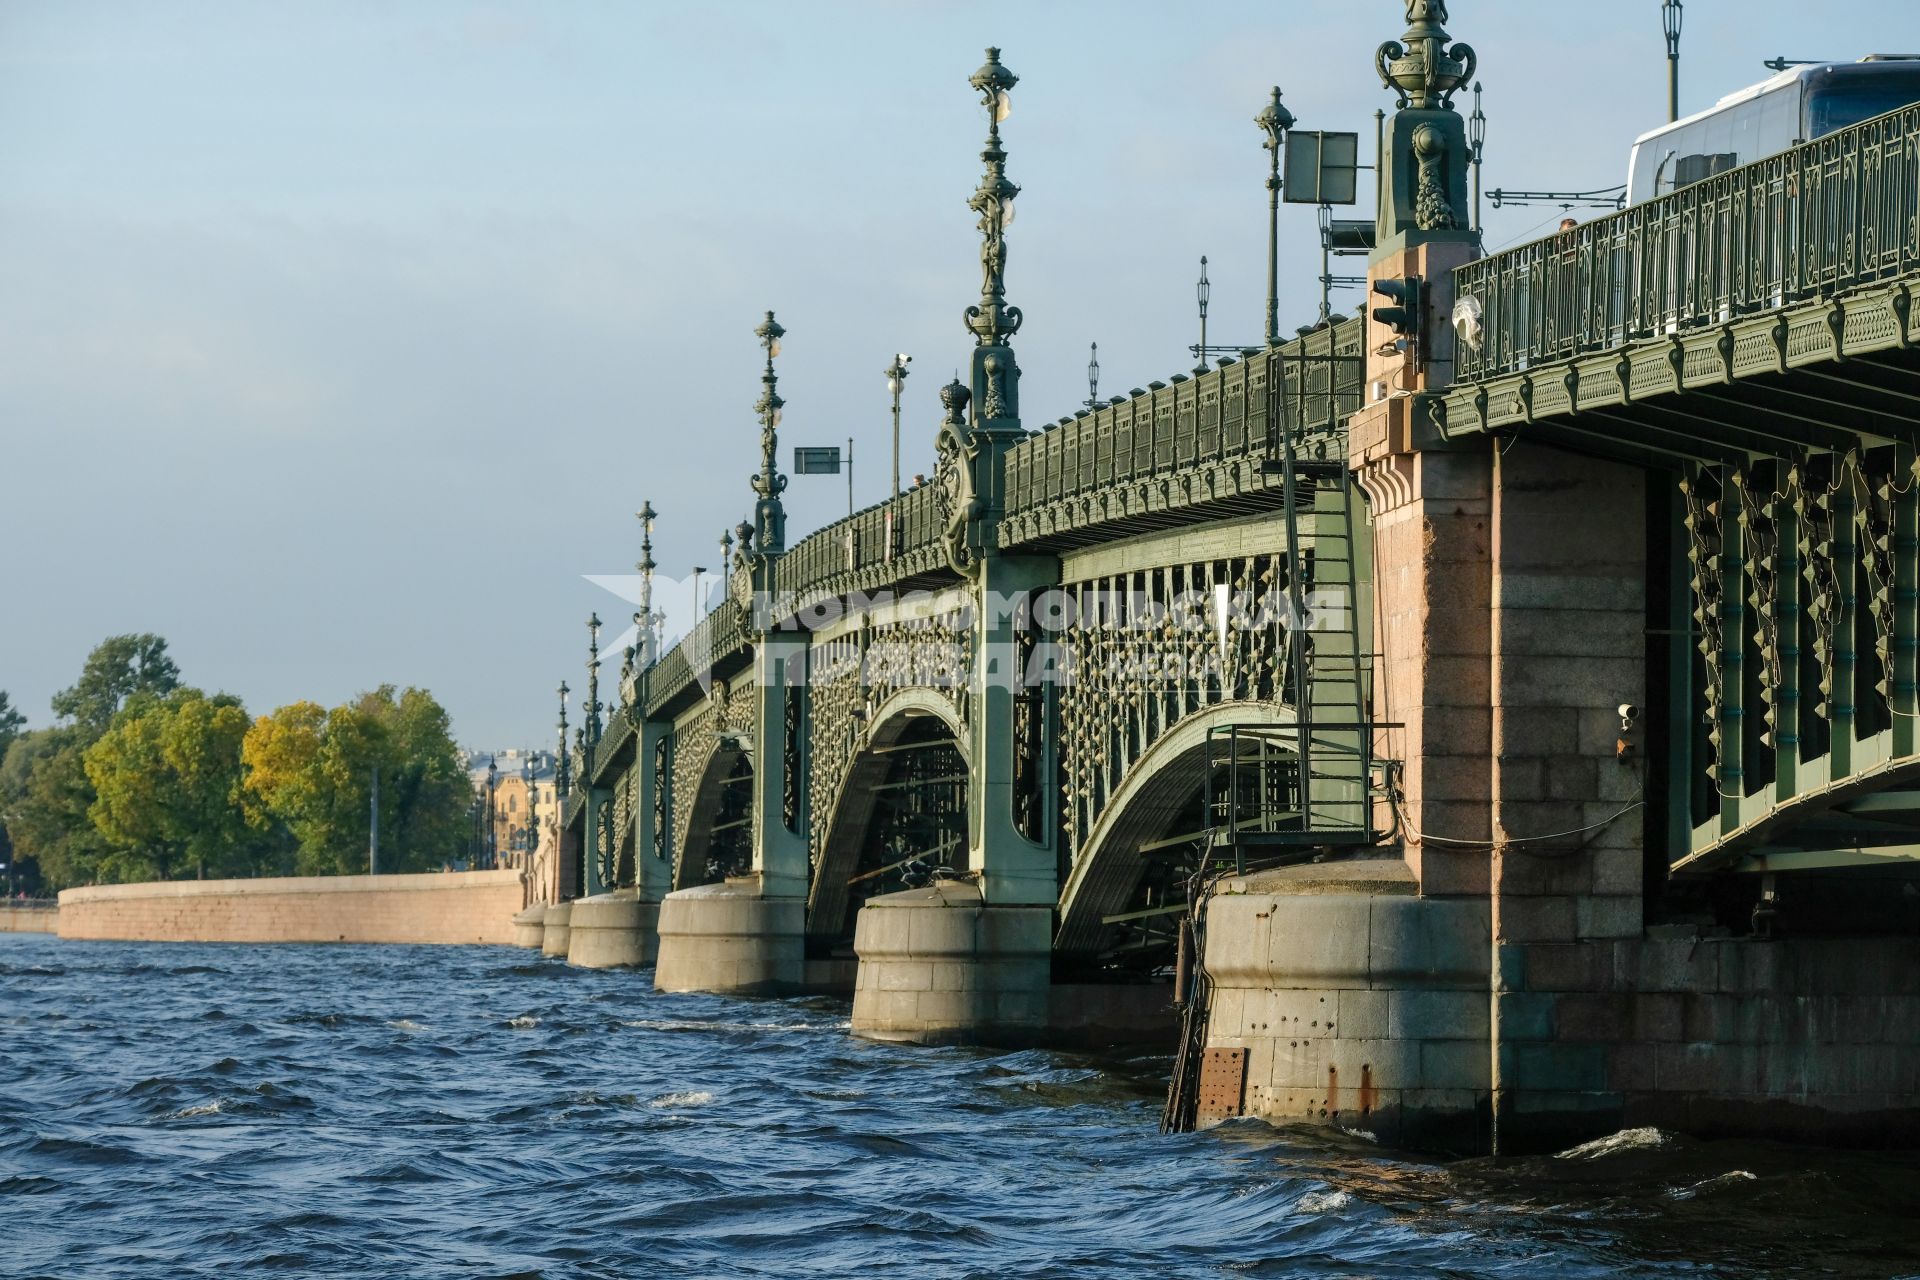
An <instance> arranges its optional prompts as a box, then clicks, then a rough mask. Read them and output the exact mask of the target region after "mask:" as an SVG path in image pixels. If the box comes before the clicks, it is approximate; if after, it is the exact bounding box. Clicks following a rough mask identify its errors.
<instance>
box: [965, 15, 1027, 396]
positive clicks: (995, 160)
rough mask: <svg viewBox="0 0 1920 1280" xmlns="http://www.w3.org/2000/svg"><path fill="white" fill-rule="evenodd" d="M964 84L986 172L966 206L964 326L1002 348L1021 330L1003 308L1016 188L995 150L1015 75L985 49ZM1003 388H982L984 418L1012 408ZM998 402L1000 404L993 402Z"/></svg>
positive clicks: (1013, 310)
mask: <svg viewBox="0 0 1920 1280" xmlns="http://www.w3.org/2000/svg"><path fill="white" fill-rule="evenodd" d="M967 83H968V84H970V85H972V86H973V87H974V89H975V90H977V91H978V92H979V94H980V98H981V101H983V102H984V103H985V104H986V108H987V145H986V149H985V150H984V151H982V152H981V153H980V158H981V159H982V160H984V161H986V166H987V167H986V172H985V173H984V174H982V175H981V177H980V185H979V186H978V187H976V188H975V189H974V193H973V198H972V199H970V200H968V201H967V207H968V208H969V209H972V210H973V211H974V212H975V213H977V214H979V215H980V224H979V225H980V235H981V239H982V241H983V243H982V244H981V246H980V301H979V303H978V304H977V305H975V306H971V307H968V308H967V328H969V329H971V330H972V331H973V335H974V339H975V342H976V344H977V345H978V346H982V347H1004V346H1006V345H1007V340H1008V339H1009V338H1011V337H1013V335H1014V334H1016V333H1018V332H1019V331H1020V321H1021V315H1020V308H1018V307H1010V306H1008V305H1007V228H1008V227H1010V226H1012V225H1013V201H1014V197H1015V196H1017V195H1019V194H1020V188H1019V187H1017V186H1015V185H1014V184H1013V183H1012V182H1010V181H1008V180H1007V153H1006V151H1005V150H1004V149H1002V147H1001V146H1000V122H1001V121H1002V120H1005V119H1006V118H1007V117H1008V116H1009V115H1011V114H1012V112H1013V96H1012V95H1013V86H1015V85H1016V84H1019V83H1020V77H1019V76H1016V75H1015V74H1013V72H1011V71H1009V70H1008V69H1007V68H1006V67H1004V66H1002V65H1001V64H1000V51H999V50H998V49H988V50H987V60H986V62H985V64H983V65H982V66H981V68H980V69H979V70H978V71H976V72H974V73H973V75H971V76H970V77H968V79H967ZM1002 385H1004V384H1003V383H1001V382H1000V380H998V379H996V380H995V385H994V386H992V387H989V388H988V389H987V395H986V396H985V400H986V401H987V403H985V404H983V405H982V406H981V409H980V413H981V416H982V417H984V418H999V417H1002V416H1011V415H1003V414H1001V413H998V412H995V409H996V408H1011V406H1010V405H1008V404H1006V403H1004V402H1005V401H1007V400H1008V399H1010V397H1009V396H1008V395H1006V394H996V393H997V392H999V390H1000V387H1001V386H1002ZM996 399H998V400H1000V401H1002V403H1001V404H999V405H995V404H994V403H993V402H994V401H995V400H996Z"/></svg>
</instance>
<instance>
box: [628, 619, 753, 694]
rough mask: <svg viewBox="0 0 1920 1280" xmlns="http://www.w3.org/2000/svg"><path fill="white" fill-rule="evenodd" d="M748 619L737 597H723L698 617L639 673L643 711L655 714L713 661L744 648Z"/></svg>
mask: <svg viewBox="0 0 1920 1280" xmlns="http://www.w3.org/2000/svg"><path fill="white" fill-rule="evenodd" d="M748 621H749V620H748V617H747V609H746V607H745V606H743V605H742V604H741V603H740V602H739V601H737V600H727V601H724V602H723V603H722V604H721V605H720V607H719V608H717V609H715V610H714V611H713V612H712V613H709V614H708V615H707V616H706V617H704V618H702V619H700V621H699V623H698V624H697V625H696V626H695V627H694V628H693V630H692V631H690V632H688V633H687V634H686V635H685V636H683V637H681V639H680V643H679V644H676V645H674V646H673V648H671V649H669V650H667V652H666V653H665V654H663V655H662V656H661V658H660V661H658V662H656V663H654V664H653V665H652V666H651V667H649V668H648V669H647V670H646V671H645V672H644V673H643V674H642V676H641V681H640V690H641V692H640V698H639V701H640V705H641V706H642V707H644V708H645V709H646V713H647V714H648V715H653V714H656V713H657V712H659V711H660V709H662V708H663V707H665V706H667V705H668V704H669V703H671V702H673V701H674V700H675V699H676V698H678V697H679V696H680V695H681V694H682V693H684V692H685V691H686V690H687V688H688V687H689V686H691V685H692V684H694V683H695V682H696V681H698V680H700V679H702V678H703V677H705V676H706V675H707V674H708V672H710V671H711V670H712V669H713V665H714V664H715V663H716V662H718V661H719V660H721V659H722V658H725V657H727V656H728V655H730V654H733V653H736V652H738V651H739V650H741V649H743V648H745V647H746V643H747V624H748Z"/></svg>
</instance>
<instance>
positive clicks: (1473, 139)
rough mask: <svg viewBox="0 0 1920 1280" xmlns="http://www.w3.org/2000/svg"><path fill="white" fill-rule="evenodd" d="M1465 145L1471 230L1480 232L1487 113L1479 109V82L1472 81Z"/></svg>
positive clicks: (1476, 233)
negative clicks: (1469, 173)
mask: <svg viewBox="0 0 1920 1280" xmlns="http://www.w3.org/2000/svg"><path fill="white" fill-rule="evenodd" d="M1467 145H1468V146H1469V147H1471V148H1473V155H1472V157H1471V159H1472V163H1473V230H1474V234H1475V235H1478V234H1479V233H1480V158H1481V153H1482V152H1484V151H1485V150H1486V146H1487V113H1486V112H1484V111H1482V110H1481V109H1480V82H1479V81H1478V80H1475V81H1474V82H1473V114H1472V115H1470V116H1468V117H1467Z"/></svg>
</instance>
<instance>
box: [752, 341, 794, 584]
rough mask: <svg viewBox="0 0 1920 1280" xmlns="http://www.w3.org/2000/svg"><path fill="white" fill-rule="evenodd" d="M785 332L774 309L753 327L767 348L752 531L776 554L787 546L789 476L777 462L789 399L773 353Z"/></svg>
mask: <svg viewBox="0 0 1920 1280" xmlns="http://www.w3.org/2000/svg"><path fill="white" fill-rule="evenodd" d="M786 332H787V331H786V330H785V329H783V328H781V327H780V322H779V321H778V320H775V319H774V318H773V312H771V311H769V312H767V318H766V319H765V320H763V321H762V322H761V323H760V324H759V325H757V326H755V328H754V330H753V333H754V336H755V337H757V338H759V339H760V345H761V346H762V347H764V348H765V349H766V352H767V368H766V372H764V373H762V374H761V375H760V388H761V390H760V399H759V400H758V401H757V402H756V403H755V404H754V406H753V408H754V411H755V412H756V413H758V414H759V415H760V474H759V475H757V476H755V477H754V478H753V491H754V492H755V493H756V494H758V495H759V496H760V501H759V502H757V503H755V504H754V513H753V524H754V529H753V534H754V542H755V543H756V544H758V546H759V548H760V554H761V555H762V556H777V555H779V554H780V553H781V552H782V551H785V550H786V547H787V511H786V507H785V506H784V505H783V504H782V503H781V501H780V495H781V493H783V492H784V491H785V490H786V487H787V478H786V477H785V476H783V475H781V474H780V471H779V468H778V465H777V463H776V462H775V457H776V455H777V454H778V452H779V449H780V434H779V427H780V410H781V408H782V407H783V406H784V405H785V404H786V401H784V400H782V399H781V398H780V379H779V376H778V375H777V374H775V373H774V371H773V361H774V357H775V356H778V355H779V354H780V339H781V338H782V337H784V336H786Z"/></svg>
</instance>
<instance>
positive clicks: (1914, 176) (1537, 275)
mask: <svg viewBox="0 0 1920 1280" xmlns="http://www.w3.org/2000/svg"><path fill="white" fill-rule="evenodd" d="M1916 267H1920V105H1916V106H1910V107H1904V108H1902V109H1900V110H1898V111H1893V112H1889V113H1888V114H1886V115H1883V116H1879V117H1876V118H1875V119H1872V120H1868V121H1865V122H1863V123H1861V124H1858V125H1855V126H1853V127H1852V128H1849V129H1844V130H1841V131H1839V132H1837V133H1833V134H1830V135H1828V136H1827V137H1824V138H1819V139H1817V140H1815V141H1813V142H1809V143H1805V144H1803V145H1801V146H1798V147H1795V148H1793V149H1792V150H1790V151H1785V152H1782V153H1780V154H1779V155H1776V156H1770V157H1768V158H1767V159H1764V160H1759V161H1756V162H1755V163H1753V164H1749V165H1745V166H1743V167H1741V168H1738V169H1729V170H1727V171H1726V172H1725V173H1721V174H1717V175H1715V176H1714V177H1711V178H1708V179H1705V180H1704V181H1701V182H1696V183H1694V184H1693V185H1691V186H1688V187H1685V188H1683V189H1681V190H1679V191H1676V192H1674V193H1673V194H1671V195H1668V196H1662V197H1661V198H1659V199H1657V200H1649V201H1647V202H1645V203H1644V204H1637V205H1633V206H1630V207H1629V208H1627V209H1625V210H1623V211H1621V212H1620V213H1617V214H1612V215H1610V216H1608V217H1605V218H1599V219H1596V220H1594V221H1592V222H1588V223H1585V224H1583V225H1581V226H1579V227H1575V228H1573V229H1572V230H1569V231H1563V232H1560V233H1558V234H1556V235H1552V236H1549V237H1547V238H1546V239H1543V240H1536V241H1534V242H1533V243H1531V244H1526V245H1522V246H1520V247H1519V248H1517V249H1511V250H1509V251H1507V252H1505V253H1500V254H1495V255H1493V256H1491V257H1487V258H1482V259H1480V260H1478V261H1476V262H1470V263H1468V264H1466V265H1465V266H1463V267H1460V268H1458V269H1456V270H1455V271H1454V286H1455V290H1456V292H1455V297H1457V298H1459V299H1462V300H1463V305H1464V300H1465V299H1468V298H1473V299H1476V300H1477V301H1478V302H1479V305H1480V309H1481V316H1480V325H1481V340H1480V344H1479V346H1478V347H1477V348H1475V347H1474V346H1472V345H1471V344H1470V343H1468V342H1462V343H1461V344H1460V345H1459V351H1458V354H1457V358H1456V371H1457V375H1458V377H1459V378H1460V379H1462V380H1464V381H1480V380H1484V379H1487V378H1491V377H1497V376H1499V375H1501V374H1508V373H1517V372H1519V371H1521V370H1523V369H1527V368H1530V367H1533V366H1535V365H1538V364H1541V363H1544V362H1547V361H1552V360H1560V359H1565V358H1567V357H1571V356H1577V355H1583V354H1587V353H1591V352H1595V351H1604V350H1608V349H1611V348H1614V347H1619V346H1622V345H1624V344H1626V343H1630V342H1636V341H1641V340H1645V339H1648V338H1655V337H1660V336H1662V335H1666V334H1672V333H1680V332H1683V331H1688V330H1695V329H1699V328H1703V327H1706V326H1709V325H1716V324H1723V323H1726V322H1727V321H1730V320H1733V319H1735V318H1737V317H1740V316H1744V315H1751V314H1753V313H1755V312H1761V311H1766V310H1769V309H1772V308H1775V307H1779V306H1782V305H1785V304H1787V303H1791V302H1797V301H1801V300H1804V299H1807V298H1810V297H1819V296H1824V295H1830V294H1834V293H1838V292H1842V291H1844V290H1848V289H1853V288H1857V287H1860V286H1862V285H1868V284H1872V283H1874V282H1876V281H1879V280H1884V279H1888V278H1890V277H1895V276H1899V275H1902V274H1905V273H1907V272H1910V271H1913V270H1914V269H1915V268H1916Z"/></svg>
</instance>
